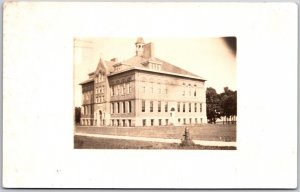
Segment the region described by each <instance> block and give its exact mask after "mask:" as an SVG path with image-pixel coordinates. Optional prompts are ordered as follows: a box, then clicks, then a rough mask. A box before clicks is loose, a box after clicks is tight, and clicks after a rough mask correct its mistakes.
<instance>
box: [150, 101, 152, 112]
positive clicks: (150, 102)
mask: <svg viewBox="0 0 300 192" xmlns="http://www.w3.org/2000/svg"><path fill="white" fill-rule="evenodd" d="M150 112H153V101H150Z"/></svg>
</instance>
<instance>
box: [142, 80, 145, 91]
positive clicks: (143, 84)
mask: <svg viewBox="0 0 300 192" xmlns="http://www.w3.org/2000/svg"><path fill="white" fill-rule="evenodd" d="M145 92H146V86H145V82H144V81H143V82H142V93H145Z"/></svg>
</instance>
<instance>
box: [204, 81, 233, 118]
mask: <svg viewBox="0 0 300 192" xmlns="http://www.w3.org/2000/svg"><path fill="white" fill-rule="evenodd" d="M206 113H207V119H208V122H209V123H216V120H217V119H218V118H221V117H222V116H223V117H226V123H228V122H229V119H230V121H231V122H234V121H235V118H236V116H237V91H232V90H230V89H229V88H228V87H224V92H222V93H220V94H218V93H217V92H216V90H215V89H214V88H212V87H209V88H207V90H206Z"/></svg>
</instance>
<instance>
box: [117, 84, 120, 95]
mask: <svg viewBox="0 0 300 192" xmlns="http://www.w3.org/2000/svg"><path fill="white" fill-rule="evenodd" d="M117 95H121V88H120V85H118V91H117Z"/></svg>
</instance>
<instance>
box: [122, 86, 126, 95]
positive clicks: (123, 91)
mask: <svg viewBox="0 0 300 192" xmlns="http://www.w3.org/2000/svg"><path fill="white" fill-rule="evenodd" d="M125 93H126V92H125V84H123V87H122V95H125Z"/></svg>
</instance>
